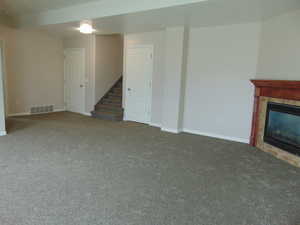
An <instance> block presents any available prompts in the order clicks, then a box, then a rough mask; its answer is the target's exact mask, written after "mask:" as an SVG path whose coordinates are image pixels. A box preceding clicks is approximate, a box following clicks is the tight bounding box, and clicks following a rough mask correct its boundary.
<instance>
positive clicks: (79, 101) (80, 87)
mask: <svg viewBox="0 0 300 225" xmlns="http://www.w3.org/2000/svg"><path fill="white" fill-rule="evenodd" d="M64 66H65V75H64V79H65V107H66V110H67V111H70V112H76V113H81V114H85V86H86V85H85V50H84V49H83V48H69V49H65V63H64Z"/></svg>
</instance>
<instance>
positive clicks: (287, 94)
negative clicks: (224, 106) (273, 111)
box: [250, 80, 300, 146]
mask: <svg viewBox="0 0 300 225" xmlns="http://www.w3.org/2000/svg"><path fill="white" fill-rule="evenodd" d="M251 82H252V83H253V84H254V86H255V94H254V109H253V116H252V130H251V138H250V144H251V145H252V146H256V141H257V128H258V116H259V115H258V113H259V100H260V97H271V98H279V99H287V100H296V101H300V81H292V80H251Z"/></svg>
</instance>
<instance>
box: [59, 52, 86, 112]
mask: <svg viewBox="0 0 300 225" xmlns="http://www.w3.org/2000/svg"><path fill="white" fill-rule="evenodd" d="M69 51H80V52H81V53H82V55H83V58H84V61H83V71H84V72H83V77H82V80H83V82H84V85H83V89H84V91H83V103H82V104H83V111H82V112H80V114H83V115H86V112H85V108H86V107H85V104H86V60H85V59H86V55H85V48H65V49H64V108H65V110H67V85H66V80H67V78H66V53H67V52H69Z"/></svg>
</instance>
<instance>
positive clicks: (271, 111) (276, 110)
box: [264, 102, 300, 156]
mask: <svg viewBox="0 0 300 225" xmlns="http://www.w3.org/2000/svg"><path fill="white" fill-rule="evenodd" d="M264 130H265V132H264V141H265V142H266V143H268V144H271V145H273V146H276V147H278V148H281V149H283V150H285V151H288V152H290V153H292V154H295V155H298V156H300V107H297V106H293V105H286V104H279V103H274V102H268V105H267V113H266V122H265V129H264Z"/></svg>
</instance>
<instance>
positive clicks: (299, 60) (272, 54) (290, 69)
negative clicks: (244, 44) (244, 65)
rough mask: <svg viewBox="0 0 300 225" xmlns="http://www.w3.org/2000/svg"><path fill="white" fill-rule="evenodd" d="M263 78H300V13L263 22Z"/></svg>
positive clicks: (260, 65) (260, 75) (260, 69)
mask: <svg viewBox="0 0 300 225" xmlns="http://www.w3.org/2000/svg"><path fill="white" fill-rule="evenodd" d="M260 46H261V48H260V55H259V63H258V69H257V78H259V79H279V80H299V79H300V10H298V11H296V12H291V13H287V14H283V15H281V16H277V17H273V18H271V19H268V20H266V21H264V22H263V24H262V35H261V43H260Z"/></svg>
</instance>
